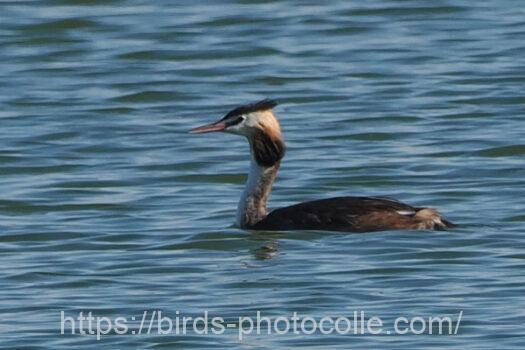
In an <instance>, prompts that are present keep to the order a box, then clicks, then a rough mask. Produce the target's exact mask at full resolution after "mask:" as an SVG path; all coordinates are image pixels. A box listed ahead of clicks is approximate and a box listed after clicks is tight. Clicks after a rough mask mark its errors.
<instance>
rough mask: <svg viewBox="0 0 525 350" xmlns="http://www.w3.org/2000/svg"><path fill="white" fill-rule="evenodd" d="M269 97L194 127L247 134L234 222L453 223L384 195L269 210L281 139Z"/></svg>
mask: <svg viewBox="0 0 525 350" xmlns="http://www.w3.org/2000/svg"><path fill="white" fill-rule="evenodd" d="M276 105H277V104H276V103H275V102H274V101H272V100H268V99H266V100H262V101H259V102H256V103H252V104H248V105H244V106H240V107H237V108H235V109H233V110H232V111H230V112H229V113H227V114H226V116H224V118H222V119H221V120H219V121H218V122H215V123H212V124H208V125H204V126H202V127H199V128H195V129H192V130H191V132H193V133H205V132H214V131H224V132H228V133H232V134H237V135H242V136H245V137H246V138H247V139H248V141H249V144H250V152H251V155H252V163H251V168H250V173H249V175H248V181H247V183H246V188H245V190H244V193H243V196H242V197H241V200H240V201H239V206H238V210H237V225H239V226H240V227H242V228H246V229H253V230H279V231H284V230H297V229H299V230H330V231H345V232H367V231H380V230H399V229H414V230H421V229H432V230H442V229H446V228H450V227H454V226H455V225H454V224H452V223H451V222H449V221H447V220H445V219H444V218H443V217H442V216H441V215H440V214H439V212H438V211H437V210H436V209H432V208H416V207H412V206H410V205H408V204H404V203H401V202H398V201H396V200H392V199H388V198H378V197H336V198H329V199H321V200H315V201H310V202H304V203H299V204H295V205H292V206H289V207H285V208H279V209H275V210H274V211H272V212H270V213H269V214H268V213H267V209H266V203H267V201H268V197H269V194H270V191H271V188H272V184H273V181H274V179H275V177H276V175H277V171H278V169H279V165H280V161H281V159H282V158H283V156H284V153H285V144H284V141H283V138H282V134H281V128H280V126H279V122H278V120H277V118H276V117H275V115H274V113H273V111H272V108H273V107H275V106H276Z"/></svg>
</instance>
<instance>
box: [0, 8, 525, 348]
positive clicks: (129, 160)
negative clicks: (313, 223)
mask: <svg viewBox="0 0 525 350" xmlns="http://www.w3.org/2000/svg"><path fill="white" fill-rule="evenodd" d="M320 3H322V2H319V1H298V0H296V1H293V0H289V1H284V0H283V1H277V0H276V1H257V0H254V1H251V0H239V1H229V2H222V1H213V2H212V1H167V0H165V1H119V0H42V1H17V0H13V1H2V2H1V3H0V62H1V64H0V107H1V108H0V123H1V126H0V174H1V181H0V193H1V197H0V231H1V232H0V264H1V266H2V269H1V271H0V285H1V288H0V314H1V317H0V327H1V330H0V347H1V348H2V349H15V348H16V349H17V348H24V349H101V348H111V349H138V348H140V349H173V348H177V349H179V348H180V349H182V348H193V349H209V348H212V347H213V348H221V349H276V348H282V349H285V348H301V349H326V348H334V349H336V348H337V349H349V348H352V349H363V348H370V349H438V348H439V349H445V348H447V349H496V348H497V349H523V348H524V347H525V336H524V334H525V332H524V329H523V325H524V323H525V275H524V271H525V238H524V237H525V236H524V235H525V211H524V208H525V196H524V192H525V180H524V178H525V167H524V157H525V123H524V117H525V89H524V85H525V3H524V2H523V1H518V0H516V1H512V0H506V1H499V0H498V1H496V0H493V1H478V2H475V1H461V0H460V1H445V0H443V1H380V0H371V1H353V2H350V1H330V2H326V4H324V5H320ZM264 97H271V98H275V99H277V100H278V101H279V102H280V106H278V107H277V109H276V113H277V115H278V116H279V117H280V119H281V122H282V128H283V131H284V134H285V138H286V141H287V145H288V153H287V155H286V157H285V159H284V162H283V164H282V167H281V171H280V174H279V176H278V180H277V183H276V185H275V187H274V192H273V194H272V197H271V203H270V206H271V207H280V206H284V205H289V204H293V203H295V202H297V201H305V200H309V199H318V198H324V197H329V196H340V195H382V196H391V197H395V198H398V199H400V200H403V201H406V202H409V203H412V204H414V205H426V206H432V207H438V208H440V209H441V211H442V212H443V213H444V214H445V215H446V216H447V217H448V218H449V219H450V220H452V221H454V222H456V223H459V224H460V227H459V228H457V229H454V230H451V231H448V232H429V231H420V232H414V231H397V232H378V233H369V234H342V233H330V232H302V231H298V232H288V233H278V232H277V233H264V232H248V231H243V230H239V229H236V228H234V227H233V226H232V224H233V222H234V217H235V210H236V206H237V200H238V198H239V196H240V193H241V191H242V188H243V184H244V181H245V179H246V175H245V174H246V170H247V167H248V160H249V155H248V148H247V144H246V142H245V141H244V140H242V139H240V138H237V137H234V136H231V135H220V134H218V135H206V136H195V135H189V134H187V130H188V129H189V128H191V127H193V126H197V125H200V124H202V123H206V122H210V121H213V120H215V119H216V118H219V117H221V116H222V115H224V113H226V112H227V111H228V110H229V109H231V108H232V107H235V106H236V105H238V104H243V103H246V102H251V101H254V100H258V99H261V98H264ZM145 310H146V311H148V312H152V311H153V310H161V311H162V313H163V315H166V316H170V317H172V318H175V317H176V316H177V315H180V316H181V317H182V316H191V317H198V316H202V314H203V312H204V311H208V312H209V314H210V315H211V316H220V317H223V318H224V319H225V320H226V321H228V322H231V323H233V324H234V326H235V325H237V326H238V317H239V316H251V317H255V315H256V312H257V311H258V310H259V311H261V312H262V313H263V315H264V316H269V317H273V318H275V317H278V316H283V317H291V316H292V314H293V312H297V313H298V314H299V315H302V316H304V315H310V316H312V317H314V318H316V319H317V320H319V319H320V318H322V317H323V316H326V315H328V316H333V317H334V318H335V317H338V316H346V317H349V318H352V317H353V316H352V315H353V312H354V311H364V312H365V313H366V318H367V319H368V318H370V317H371V316H373V315H377V316H379V317H381V318H382V320H383V321H384V323H385V327H384V328H385V330H386V329H389V330H391V329H392V325H393V322H394V320H395V319H396V318H397V317H399V316H404V317H407V318H412V317H415V316H421V317H423V318H428V317H429V316H450V317H451V318H452V319H453V320H454V322H455V321H456V319H457V318H458V315H459V313H460V311H463V315H462V319H461V324H460V326H459V330H458V334H456V335H436V334H434V335H429V334H428V332H426V334H425V333H424V334H421V335H415V334H406V335H395V334H394V333H392V334H386V333H385V332H384V333H382V334H381V335H370V334H368V335H354V334H349V335H339V334H336V333H335V332H334V333H332V334H326V335H325V334H321V333H320V332H319V331H318V332H316V333H315V334H313V335H294V334H292V333H289V334H284V335H276V334H272V335H270V336H268V335H266V334H265V333H264V332H265V330H266V328H263V334H261V335H256V334H252V335H248V336H246V337H245V339H244V340H242V341H239V340H238V337H237V333H238V329H237V328H235V327H233V328H231V329H227V330H226V331H225V332H224V334H222V335H215V334H211V333H210V334H208V335H199V334H196V333H195V332H192V331H190V332H189V333H188V334H186V335H173V334H172V335H158V334H157V332H156V331H155V326H154V327H153V330H154V331H153V332H152V334H149V335H146V334H141V335H138V334H135V335H132V334H131V332H132V331H135V332H136V333H137V332H138V331H137V329H138V328H139V323H140V320H141V317H142V315H143V312H144V311H145ZM60 311H64V314H65V316H70V317H77V316H78V312H80V311H83V312H86V313H87V312H88V311H92V312H93V315H94V316H98V317H103V316H105V317H108V318H112V319H114V318H116V317H118V316H121V317H127V318H128V319H131V317H135V318H136V322H134V323H133V322H131V321H130V323H129V331H128V334H127V335H119V334H116V333H115V332H111V334H108V335H104V336H102V339H101V340H98V341H97V339H96V336H95V335H90V336H88V335H84V336H80V335H78V329H77V332H76V334H75V335H71V334H70V333H71V330H70V328H66V333H68V334H69V335H60V321H61V316H60ZM177 311H178V312H179V314H177V313H176V312H177ZM67 327H69V325H68V326H67ZM77 327H78V325H77Z"/></svg>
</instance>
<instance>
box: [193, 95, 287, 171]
mask: <svg viewBox="0 0 525 350" xmlns="http://www.w3.org/2000/svg"><path fill="white" fill-rule="evenodd" d="M275 106H277V103H276V102H275V101H273V100H270V99H264V100H261V101H258V102H255V103H250V104H246V105H242V106H239V107H237V108H235V109H232V110H231V111H229V112H228V113H226V115H225V116H224V117H223V118H222V119H220V120H218V121H216V122H214V123H211V124H206V125H203V126H199V127H197V128H194V129H191V130H190V133H193V134H204V133H209V132H218V131H221V132H226V133H230V134H235V135H242V136H245V137H246V138H248V141H249V142H250V146H251V150H252V154H253V156H254V158H255V160H256V161H257V163H258V164H259V165H263V166H272V165H274V164H275V163H277V162H278V161H279V160H281V158H282V157H283V156H284V149H285V147H284V141H283V137H282V135H281V127H280V126H279V121H278V120H277V118H276V117H275V114H274V113H273V111H272V108H273V107H275Z"/></svg>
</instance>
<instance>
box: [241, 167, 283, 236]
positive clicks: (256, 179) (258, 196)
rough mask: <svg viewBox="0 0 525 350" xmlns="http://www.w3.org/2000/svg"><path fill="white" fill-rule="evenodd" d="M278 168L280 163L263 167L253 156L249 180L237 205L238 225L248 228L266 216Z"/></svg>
mask: <svg viewBox="0 0 525 350" xmlns="http://www.w3.org/2000/svg"><path fill="white" fill-rule="evenodd" d="M277 170H279V163H277V164H275V165H273V166H271V167H263V166H261V165H259V164H257V162H256V161H255V159H253V157H252V159H251V162H250V173H249V174H248V180H247V181H246V186H245V188H244V192H243V193H242V196H241V199H240V200H239V205H238V206H237V220H236V224H237V226H239V227H241V228H248V227H250V226H251V225H254V224H256V223H257V222H259V221H260V220H262V219H264V218H265V217H266V215H267V209H266V203H267V202H268V197H269V195H270V191H271V190H272V184H273V181H274V180H275V177H276V175H277Z"/></svg>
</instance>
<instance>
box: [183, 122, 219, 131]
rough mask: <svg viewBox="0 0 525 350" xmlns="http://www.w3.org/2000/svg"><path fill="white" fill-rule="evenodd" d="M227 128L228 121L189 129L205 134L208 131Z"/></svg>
mask: <svg viewBox="0 0 525 350" xmlns="http://www.w3.org/2000/svg"><path fill="white" fill-rule="evenodd" d="M224 129H226V123H225V122H221V121H218V122H215V123H211V124H206V125H203V126H199V127H197V128H193V129H191V130H190V131H189V133H190V134H204V133H207V132H217V131H223V130H224Z"/></svg>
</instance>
